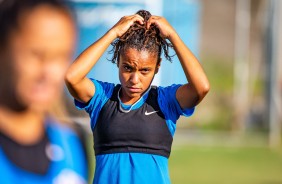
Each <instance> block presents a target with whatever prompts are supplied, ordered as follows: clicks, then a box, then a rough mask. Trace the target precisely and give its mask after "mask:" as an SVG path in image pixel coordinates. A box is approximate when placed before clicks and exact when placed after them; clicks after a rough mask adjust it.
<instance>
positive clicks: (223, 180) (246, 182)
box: [169, 146, 282, 184]
mask: <svg viewBox="0 0 282 184" xmlns="http://www.w3.org/2000/svg"><path fill="white" fill-rule="evenodd" d="M169 167H170V175H171V181H172V183H174V184H184V183H191V184H207V183H208V184H281V183H282V173H281V171H282V150H270V149H268V148H265V147H260V148H250V147H240V148H235V147H206V146H177V147H174V149H173V151H172V155H171V158H170V161H169Z"/></svg>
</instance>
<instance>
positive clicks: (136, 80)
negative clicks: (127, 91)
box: [130, 72, 139, 84]
mask: <svg viewBox="0 0 282 184" xmlns="http://www.w3.org/2000/svg"><path fill="white" fill-rule="evenodd" d="M130 82H131V83H132V84H138V83H139V76H138V74H137V73H136V72H132V74H131V76H130Z"/></svg>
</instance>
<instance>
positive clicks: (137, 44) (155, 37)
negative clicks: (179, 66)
mask: <svg viewBox="0 0 282 184" xmlns="http://www.w3.org/2000/svg"><path fill="white" fill-rule="evenodd" d="M136 14H138V15H140V16H141V17H143V18H144V21H145V23H144V24H143V25H141V24H139V23H136V22H135V23H134V24H133V25H132V26H131V27H130V28H129V29H128V30H127V31H126V32H125V33H124V34H123V35H122V36H121V37H120V38H118V39H116V40H115V41H114V42H112V43H111V45H112V46H113V48H112V50H111V51H110V52H111V53H113V57H112V58H111V59H110V61H111V62H112V63H118V62H119V57H120V54H121V53H122V52H124V51H125V50H126V49H128V48H133V49H136V50H137V51H144V50H145V51H148V52H150V53H152V54H157V56H158V62H159V61H160V57H161V54H162V51H163V52H164V56H165V58H166V59H167V60H169V61H170V62H171V60H172V56H171V55H169V48H173V46H172V44H171V43H169V42H167V41H166V39H165V38H162V37H161V35H160V30H159V29H158V28H157V26H156V25H151V26H150V28H149V29H147V28H146V26H147V21H148V20H149V18H150V17H151V13H150V12H149V11H146V10H139V11H138V12H137V13H136Z"/></svg>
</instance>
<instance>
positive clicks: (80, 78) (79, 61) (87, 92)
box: [65, 15, 143, 103]
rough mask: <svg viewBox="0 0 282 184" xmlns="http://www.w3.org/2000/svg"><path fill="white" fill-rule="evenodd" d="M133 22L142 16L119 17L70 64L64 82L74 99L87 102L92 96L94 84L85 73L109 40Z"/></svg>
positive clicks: (104, 49)
mask: <svg viewBox="0 0 282 184" xmlns="http://www.w3.org/2000/svg"><path fill="white" fill-rule="evenodd" d="M134 22H139V23H140V24H143V18H142V17H141V16H139V15H131V16H125V17H123V18H121V19H120V20H119V21H118V22H117V23H116V24H115V25H114V26H113V27H112V28H111V29H110V30H109V31H108V32H107V33H106V34H105V35H104V36H103V37H101V38H100V39H99V40H97V41H96V42H95V43H93V44H92V45H90V46H89V47H88V48H87V49H86V50H84V51H83V52H82V53H81V54H80V55H79V56H78V57H77V58H76V60H75V61H74V62H73V63H72V64H71V66H70V67H69V69H68V70H67V73H66V76H65V82H66V85H67V87H68V90H69V91H70V93H71V95H72V96H73V97H74V98H75V99H77V100H79V101H81V102H84V103H87V102H88V101H89V100H90V99H91V98H92V97H93V95H94V94H95V86H94V84H93V83H92V82H91V80H90V79H88V78H87V77H86V75H87V74H88V73H89V72H90V70H91V69H92V68H93V67H94V66H95V64H96V63H97V61H98V60H99V58H100V57H101V56H102V55H103V53H104V52H105V51H106V49H107V48H108V46H109V45H110V44H111V42H112V41H114V40H115V39H116V38H118V37H120V36H122V35H123V34H124V33H125V32H126V31H127V30H128V29H129V27H130V26H131V25H132V24H133V23H134Z"/></svg>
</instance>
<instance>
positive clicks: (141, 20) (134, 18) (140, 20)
mask: <svg viewBox="0 0 282 184" xmlns="http://www.w3.org/2000/svg"><path fill="white" fill-rule="evenodd" d="M133 16H134V17H133V22H138V23H139V24H144V18H143V17H141V16H140V15H138V14H135V15H133Z"/></svg>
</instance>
